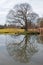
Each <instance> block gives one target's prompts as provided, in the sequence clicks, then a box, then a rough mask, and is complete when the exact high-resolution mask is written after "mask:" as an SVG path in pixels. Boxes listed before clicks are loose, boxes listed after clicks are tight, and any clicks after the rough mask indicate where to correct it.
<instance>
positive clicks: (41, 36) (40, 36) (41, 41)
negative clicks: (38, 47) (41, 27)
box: [37, 35, 43, 44]
mask: <svg viewBox="0 0 43 65" xmlns="http://www.w3.org/2000/svg"><path fill="white" fill-rule="evenodd" d="M37 42H38V43H40V44H43V35H39V36H37Z"/></svg>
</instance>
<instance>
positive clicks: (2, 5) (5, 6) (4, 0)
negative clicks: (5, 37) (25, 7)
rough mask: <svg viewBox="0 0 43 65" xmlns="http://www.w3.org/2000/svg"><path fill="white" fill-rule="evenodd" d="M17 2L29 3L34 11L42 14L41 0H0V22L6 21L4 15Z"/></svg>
mask: <svg viewBox="0 0 43 65" xmlns="http://www.w3.org/2000/svg"><path fill="white" fill-rule="evenodd" d="M19 3H29V4H30V5H31V6H32V8H33V11H34V12H36V13H37V14H39V16H43V0H0V24H4V23H5V22H6V15H7V14H8V12H9V10H10V9H12V8H13V6H14V5H16V4H19Z"/></svg>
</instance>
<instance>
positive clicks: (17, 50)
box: [7, 35, 37, 63]
mask: <svg viewBox="0 0 43 65" xmlns="http://www.w3.org/2000/svg"><path fill="white" fill-rule="evenodd" d="M28 40H29V41H28ZM7 50H8V52H9V54H10V55H11V56H13V58H14V59H16V60H19V61H20V62H24V63H27V62H29V61H30V59H31V57H32V55H33V54H34V53H36V52H37V47H35V46H34V44H33V43H30V36H28V35H25V36H24V38H23V40H22V41H21V42H20V43H17V44H15V43H12V44H10V45H8V46H7Z"/></svg>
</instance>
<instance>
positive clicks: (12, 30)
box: [0, 28, 38, 34]
mask: <svg viewBox="0 0 43 65" xmlns="http://www.w3.org/2000/svg"><path fill="white" fill-rule="evenodd" d="M20 33H22V34H26V33H28V34H32V33H33V34H34V33H35V34H36V33H38V31H37V30H36V29H29V30H28V31H25V30H24V29H17V28H4V29H0V34H20Z"/></svg>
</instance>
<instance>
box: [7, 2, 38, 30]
mask: <svg viewBox="0 0 43 65" xmlns="http://www.w3.org/2000/svg"><path fill="white" fill-rule="evenodd" d="M37 16H38V15H37V14H36V13H33V11H32V8H31V6H30V5H29V4H27V3H23V4H19V5H15V7H14V8H13V9H12V10H10V11H9V13H8V15H7V22H9V23H13V24H15V23H16V24H19V25H22V26H25V30H26V31H27V30H28V29H27V25H28V23H27V22H30V21H33V20H34V19H36V17H37Z"/></svg>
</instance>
